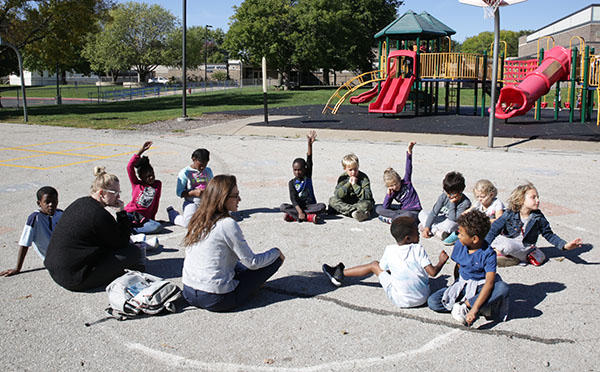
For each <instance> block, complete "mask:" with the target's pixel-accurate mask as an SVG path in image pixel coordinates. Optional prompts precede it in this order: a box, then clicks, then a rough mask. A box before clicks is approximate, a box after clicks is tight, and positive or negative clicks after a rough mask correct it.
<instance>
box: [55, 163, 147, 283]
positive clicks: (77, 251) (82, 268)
mask: <svg viewBox="0 0 600 372" xmlns="http://www.w3.org/2000/svg"><path fill="white" fill-rule="evenodd" d="M94 175H95V176H96V178H95V180H94V182H93V184H92V190H91V194H90V196H84V197H82V198H79V199H77V200H75V201H74V202H73V203H72V204H71V205H69V207H68V208H67V209H65V211H64V213H63V216H62V217H66V218H65V219H64V222H62V223H60V222H59V223H58V224H57V225H56V228H55V229H54V232H53V233H52V238H51V239H50V243H49V244H48V252H47V254H46V260H45V261H44V264H45V265H46V268H48V271H49V272H50V276H52V279H54V281H55V282H56V283H58V284H59V285H60V286H62V287H64V288H66V289H68V290H70V291H85V290H89V289H93V288H97V287H101V286H106V285H107V284H108V283H110V282H111V281H112V280H114V279H115V278H117V277H119V276H120V275H122V274H123V273H124V270H125V269H134V270H140V271H143V270H144V269H145V267H144V263H145V255H144V254H143V253H142V251H141V250H140V248H139V247H137V246H135V245H133V244H130V243H129V235H130V233H131V223H130V221H129V218H128V217H127V212H125V211H124V204H123V201H121V199H120V195H121V188H120V185H119V179H118V178H117V176H115V175H114V174H108V173H106V171H105V170H104V167H96V168H94ZM105 207H111V208H113V209H114V210H115V212H116V216H117V218H116V220H115V218H114V217H113V216H112V215H111V214H110V213H109V212H108V211H107V210H106V209H105ZM61 220H62V218H61Z"/></svg>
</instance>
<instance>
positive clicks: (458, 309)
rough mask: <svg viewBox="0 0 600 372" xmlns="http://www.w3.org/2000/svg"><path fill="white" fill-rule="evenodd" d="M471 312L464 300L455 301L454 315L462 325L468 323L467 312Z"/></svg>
mask: <svg viewBox="0 0 600 372" xmlns="http://www.w3.org/2000/svg"><path fill="white" fill-rule="evenodd" d="M468 313H469V309H468V308H467V304H465V303H464V302H462V303H458V302H457V303H455V304H454V306H452V317H453V318H454V319H456V320H457V321H458V322H460V323H462V325H468V324H467V314H468Z"/></svg>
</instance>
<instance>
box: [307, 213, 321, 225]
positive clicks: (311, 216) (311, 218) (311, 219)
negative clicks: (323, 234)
mask: <svg viewBox="0 0 600 372" xmlns="http://www.w3.org/2000/svg"><path fill="white" fill-rule="evenodd" d="M306 221H308V222H312V223H314V224H317V223H319V222H320V218H319V215H318V214H316V213H308V214H307V215H306Z"/></svg>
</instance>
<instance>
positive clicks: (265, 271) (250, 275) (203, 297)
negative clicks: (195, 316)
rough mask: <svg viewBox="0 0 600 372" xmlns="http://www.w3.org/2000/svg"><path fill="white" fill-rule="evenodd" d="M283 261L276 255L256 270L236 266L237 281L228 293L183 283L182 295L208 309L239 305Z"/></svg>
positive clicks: (223, 309)
mask: <svg viewBox="0 0 600 372" xmlns="http://www.w3.org/2000/svg"><path fill="white" fill-rule="evenodd" d="M282 263H283V261H281V258H280V257H278V258H277V259H276V260H275V261H274V262H273V263H272V264H270V265H269V266H265V267H263V268H260V269H258V270H249V269H248V268H246V267H244V266H243V265H241V264H238V265H237V266H236V268H235V269H236V274H235V276H234V279H235V280H237V281H238V282H239V283H238V285H237V287H235V289H234V290H233V291H231V292H228V293H210V292H204V291H201V290H198V289H194V288H192V287H188V286H186V285H185V284H184V285H183V297H184V298H185V299H186V300H187V302H188V303H189V304H190V305H192V306H196V307H199V308H202V309H206V310H209V311H229V310H233V309H235V308H237V307H240V306H241V305H242V304H243V303H244V302H246V301H247V300H248V298H250V297H251V296H252V295H253V294H255V293H256V292H257V291H258V290H259V289H260V287H261V286H262V285H263V283H265V282H266V281H267V280H268V279H269V278H270V277H271V276H273V274H275V273H276V272H277V270H278V269H279V267H280V266H281V264H282Z"/></svg>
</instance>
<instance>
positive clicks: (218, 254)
mask: <svg viewBox="0 0 600 372" xmlns="http://www.w3.org/2000/svg"><path fill="white" fill-rule="evenodd" d="M240 201H241V198H240V193H239V190H238V187H237V184H236V179H235V176H231V175H219V176H216V177H214V178H213V179H212V180H211V181H210V182H209V183H208V185H207V187H206V190H205V191H204V193H203V194H202V203H201V204H200V206H199V207H198V210H197V211H196V213H195V214H194V215H193V217H192V219H191V220H190V222H189V224H188V231H187V234H186V236H185V239H184V241H183V244H184V245H185V246H186V251H185V260H184V261H183V273H182V276H183V296H184V297H185V299H186V300H187V301H188V302H189V303H190V305H192V306H196V307H200V308H203V309H207V310H210V311H228V310H233V309H235V308H237V307H239V306H240V305H242V304H243V303H244V302H245V301H246V300H247V299H248V298H249V297H250V296H251V295H253V294H254V293H256V292H257V291H258V290H259V288H260V287H261V286H262V285H263V284H264V283H265V282H266V281H267V279H269V278H270V277H271V276H272V275H273V274H275V272H276V271H277V270H278V269H279V267H280V266H281V264H282V263H283V261H284V259H285V257H284V256H283V253H281V251H280V250H279V248H271V249H270V250H268V251H266V252H264V253H259V254H255V253H254V252H252V250H251V249H250V247H249V246H248V243H246V240H245V239H244V235H243V234H242V230H241V229H240V226H239V225H238V223H237V222H236V221H235V220H234V219H233V218H231V216H230V213H231V212H236V211H237V210H238V205H239V203H240Z"/></svg>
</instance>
